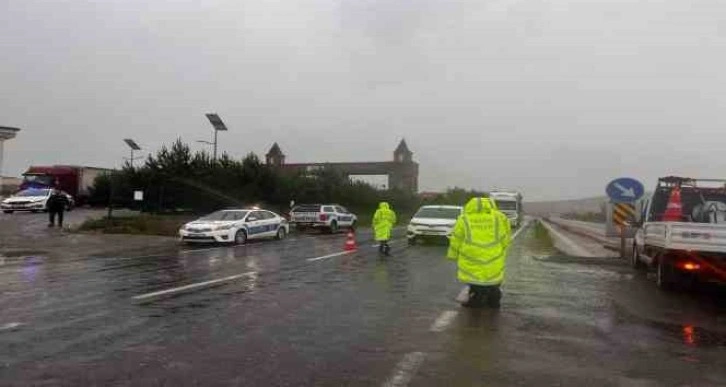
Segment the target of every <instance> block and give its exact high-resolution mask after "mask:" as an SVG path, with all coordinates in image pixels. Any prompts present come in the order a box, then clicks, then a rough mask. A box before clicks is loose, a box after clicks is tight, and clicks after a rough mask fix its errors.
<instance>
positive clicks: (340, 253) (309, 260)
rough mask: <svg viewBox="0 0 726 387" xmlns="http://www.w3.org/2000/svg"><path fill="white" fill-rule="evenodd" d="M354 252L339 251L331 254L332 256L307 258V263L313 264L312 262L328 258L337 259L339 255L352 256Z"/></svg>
mask: <svg viewBox="0 0 726 387" xmlns="http://www.w3.org/2000/svg"><path fill="white" fill-rule="evenodd" d="M355 252H356V250H352V251H340V252H337V253H333V254H328V255H323V256H322V257H315V258H308V259H307V261H308V262H314V261H319V260H321V259H328V258H333V257H339V256H341V255H346V254H352V253H355Z"/></svg>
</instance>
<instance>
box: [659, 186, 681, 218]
mask: <svg viewBox="0 0 726 387" xmlns="http://www.w3.org/2000/svg"><path fill="white" fill-rule="evenodd" d="M682 220H683V203H682V202H681V189H680V188H679V187H675V188H673V190H672V191H671V196H670V198H668V204H667V205H666V210H665V213H664V214H663V221H664V222H680V221H682Z"/></svg>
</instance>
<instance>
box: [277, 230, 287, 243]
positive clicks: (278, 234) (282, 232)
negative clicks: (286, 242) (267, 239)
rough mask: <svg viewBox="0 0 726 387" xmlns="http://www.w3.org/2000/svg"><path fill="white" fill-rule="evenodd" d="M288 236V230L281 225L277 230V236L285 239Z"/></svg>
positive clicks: (279, 238) (278, 238)
mask: <svg viewBox="0 0 726 387" xmlns="http://www.w3.org/2000/svg"><path fill="white" fill-rule="evenodd" d="M286 236H287V231H285V228H284V227H280V228H279V229H278V230H277V236H276V238H277V240H283V239H285V237H286Z"/></svg>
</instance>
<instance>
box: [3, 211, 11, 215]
mask: <svg viewBox="0 0 726 387" xmlns="http://www.w3.org/2000/svg"><path fill="white" fill-rule="evenodd" d="M3 212H4V213H6V214H12V213H13V211H8V210H3Z"/></svg>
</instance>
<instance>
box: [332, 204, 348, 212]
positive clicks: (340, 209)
mask: <svg viewBox="0 0 726 387" xmlns="http://www.w3.org/2000/svg"><path fill="white" fill-rule="evenodd" d="M335 211H337V212H339V213H341V214H347V213H348V210H346V209H345V208H343V207H340V206H335Z"/></svg>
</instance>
